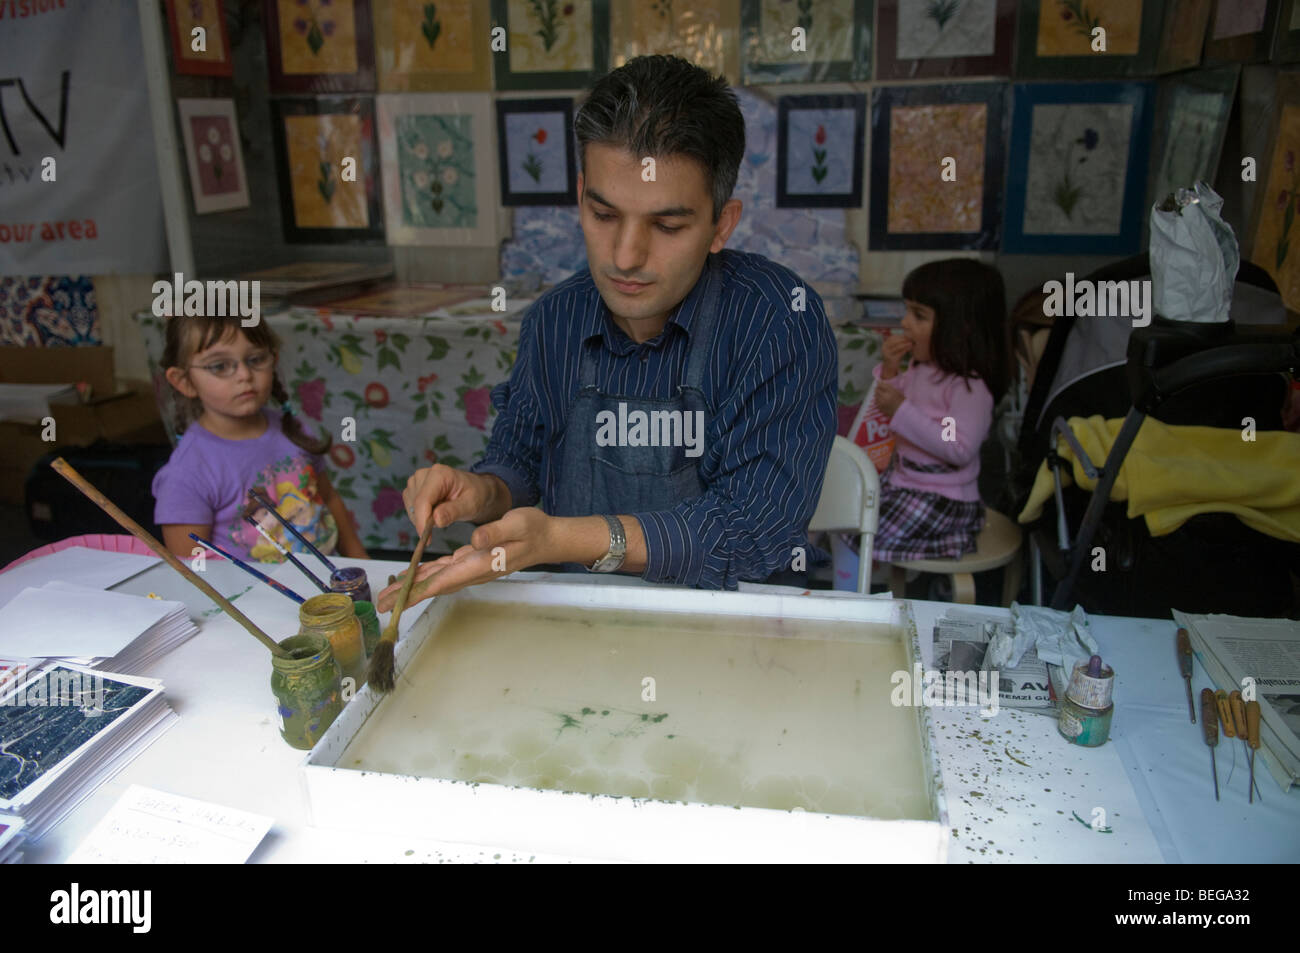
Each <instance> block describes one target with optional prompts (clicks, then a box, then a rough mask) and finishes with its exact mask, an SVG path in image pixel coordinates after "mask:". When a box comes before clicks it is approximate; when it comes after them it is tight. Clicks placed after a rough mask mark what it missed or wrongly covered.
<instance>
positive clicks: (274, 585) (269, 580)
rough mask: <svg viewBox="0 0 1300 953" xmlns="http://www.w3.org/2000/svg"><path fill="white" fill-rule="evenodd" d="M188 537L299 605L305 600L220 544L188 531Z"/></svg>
mask: <svg viewBox="0 0 1300 953" xmlns="http://www.w3.org/2000/svg"><path fill="white" fill-rule="evenodd" d="M190 539H192V540H194V542H196V543H198V544H199V545H200V546H202V547H204V548H205V549H210V550H212V551H213V552H214V553H216V554H217V555H219V556H225V557H226V558H227V559H229V560H230V561H231V562H232V563H234V564H235V565H236V566H238V567H239V568H240V569H242V570H244V572H246V573H248V574H249V575H250V576H252V577H253V578H254V579H257V580H260V581H262V582H264V583H266V584H267V585H268V586H270V587H271V588H272V589H274V590H275V591H276V592H278V593H280V595H282V596H288V597H289V598H290V599H292V600H293V601H294V602H297V603H299V604H300V605H301V604H302V603H303V602H305V601H306V600H305V599H303V597H302V596H300V595H298V593H296V592H294V591H293V590H292V589H290V588H289V587H288V586H286V585H284V584H283V583H279V582H276V581H275V580H274V579H272V578H271V577H270V576H267V575H265V574H263V573H260V572H258V571H257V570H256V569H254V568H253V567H252V566H250V565H248V563H246V562H244V561H243V560H242V559H240V558H239V557H238V556H236V555H235V554H234V553H228V552H226V551H225V550H224V549H222V548H221V547H220V546H218V545H217V544H216V543H214V542H212V541H211V540H208V539H204V538H203V537H202V536H200V535H199V534H198V533H190Z"/></svg>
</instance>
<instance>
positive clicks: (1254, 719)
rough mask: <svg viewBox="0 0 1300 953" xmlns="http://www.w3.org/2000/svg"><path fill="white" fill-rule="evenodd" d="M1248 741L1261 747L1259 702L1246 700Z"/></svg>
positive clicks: (1251, 744)
mask: <svg viewBox="0 0 1300 953" xmlns="http://www.w3.org/2000/svg"><path fill="white" fill-rule="evenodd" d="M1246 743H1247V744H1248V745H1250V746H1251V747H1252V748H1258V747H1259V702H1257V701H1248V702H1246Z"/></svg>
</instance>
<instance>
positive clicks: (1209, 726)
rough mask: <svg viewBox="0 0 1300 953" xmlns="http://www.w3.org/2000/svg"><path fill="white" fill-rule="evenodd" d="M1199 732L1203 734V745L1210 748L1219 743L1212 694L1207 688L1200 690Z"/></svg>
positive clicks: (1217, 724)
mask: <svg viewBox="0 0 1300 953" xmlns="http://www.w3.org/2000/svg"><path fill="white" fill-rule="evenodd" d="M1201 730H1202V731H1204V732H1205V743H1206V744H1207V745H1209V746H1210V747H1211V748H1213V747H1214V746H1215V745H1217V744H1218V743H1219V719H1218V717H1217V716H1216V715H1215V713H1214V692H1212V691H1211V690H1210V689H1208V688H1202V689H1201Z"/></svg>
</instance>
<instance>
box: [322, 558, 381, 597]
mask: <svg viewBox="0 0 1300 953" xmlns="http://www.w3.org/2000/svg"><path fill="white" fill-rule="evenodd" d="M330 589H331V590H333V591H334V592H341V593H343V594H344V595H345V596H349V597H350V598H351V599H352V601H353V602H359V601H364V602H372V601H373V600H372V599H371V598H370V579H369V578H368V577H367V576H366V571H365V570H364V569H362V568H360V567H359V566H344V567H343V568H342V569H336V570H334V571H333V572H332V573H330Z"/></svg>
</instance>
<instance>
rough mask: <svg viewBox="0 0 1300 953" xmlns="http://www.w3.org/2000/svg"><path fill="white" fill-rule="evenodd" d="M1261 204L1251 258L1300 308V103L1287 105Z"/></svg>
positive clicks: (1293, 305) (1292, 306)
mask: <svg viewBox="0 0 1300 953" xmlns="http://www.w3.org/2000/svg"><path fill="white" fill-rule="evenodd" d="M1278 122H1279V125H1278V131H1277V140H1276V143H1275V145H1274V147H1273V157H1272V164H1271V165H1270V166H1269V175H1268V183H1267V185H1266V186H1265V187H1264V196H1263V198H1264V201H1263V203H1262V205H1261V206H1260V208H1259V213H1258V223H1259V224H1258V226H1257V228H1256V232H1255V246H1254V253H1253V254H1252V255H1251V261H1253V262H1255V264H1257V265H1259V266H1260V267H1261V268H1263V269H1264V270H1266V271H1267V272H1268V273H1269V274H1270V275H1272V276H1273V280H1274V281H1276V282H1277V286H1278V290H1279V291H1281V293H1282V300H1283V302H1285V303H1286V306H1287V307H1288V308H1290V309H1291V310H1293V311H1296V310H1300V267H1298V265H1297V263H1300V228H1297V227H1296V218H1297V217H1298V216H1300V106H1283V107H1282V112H1281V116H1280V118H1279V120H1278Z"/></svg>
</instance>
